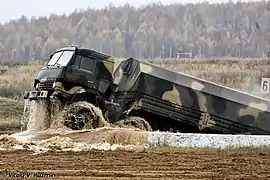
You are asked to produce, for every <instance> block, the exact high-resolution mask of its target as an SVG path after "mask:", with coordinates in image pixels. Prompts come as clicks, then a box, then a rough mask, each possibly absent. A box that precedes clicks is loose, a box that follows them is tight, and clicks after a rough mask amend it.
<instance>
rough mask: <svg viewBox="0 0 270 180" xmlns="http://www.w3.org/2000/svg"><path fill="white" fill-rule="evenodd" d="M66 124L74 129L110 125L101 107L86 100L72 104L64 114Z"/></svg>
mask: <svg viewBox="0 0 270 180" xmlns="http://www.w3.org/2000/svg"><path fill="white" fill-rule="evenodd" d="M64 125H65V126H67V127H69V128H71V129H73V130H81V129H95V128H99V127H104V126H108V123H107V122H106V121H105V119H104V118H103V116H102V112H101V110H100V109H99V108H97V107H95V106H94V105H93V104H91V103H88V102H86V101H79V102H75V103H73V104H71V105H70V106H69V108H68V109H67V111H66V113H65V115H64Z"/></svg>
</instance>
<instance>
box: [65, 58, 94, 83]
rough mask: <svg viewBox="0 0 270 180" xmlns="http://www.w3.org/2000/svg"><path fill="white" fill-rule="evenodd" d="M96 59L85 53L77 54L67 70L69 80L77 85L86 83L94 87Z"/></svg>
mask: <svg viewBox="0 0 270 180" xmlns="http://www.w3.org/2000/svg"><path fill="white" fill-rule="evenodd" d="M95 67H96V60H95V59H92V58H90V57H87V56H85V55H80V54H77V55H76V56H75V60H74V61H72V62H71V64H70V68H69V70H68V74H69V75H68V76H69V80H70V81H72V82H74V83H75V84H79V85H86V86H87V87H89V88H95V85H94V83H95V81H96V76H95V70H96V68H95Z"/></svg>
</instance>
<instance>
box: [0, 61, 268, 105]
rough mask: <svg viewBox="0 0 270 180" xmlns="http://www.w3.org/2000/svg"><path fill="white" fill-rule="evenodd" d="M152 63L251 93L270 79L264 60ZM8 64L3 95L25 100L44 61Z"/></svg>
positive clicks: (1, 80) (0, 85)
mask: <svg viewBox="0 0 270 180" xmlns="http://www.w3.org/2000/svg"><path fill="white" fill-rule="evenodd" d="M150 62H151V63H154V64H157V65H159V66H162V67H165V68H167V69H170V70H174V71H178V72H183V73H186V74H190V75H193V76H197V77H199V78H203V79H206V80H209V81H212V82H215V83H218V84H222V85H226V86H228V87H232V88H235V89H239V90H243V91H246V92H250V93H256V92H258V91H259V89H260V79H261V77H262V76H264V77H267V76H268V77H270V74H269V73H268V69H270V60H269V61H268V60H265V59H260V60H258V59H249V60H246V59H243V60H238V59H221V60H191V61H189V60H151V61H150ZM6 64H8V65H9V69H8V71H7V72H5V73H4V74H2V75H1V76H0V96H3V97H9V98H13V99H17V100H22V96H23V93H24V91H25V90H29V89H32V88H33V80H34V78H35V76H36V75H37V73H38V72H39V70H40V69H41V67H42V66H43V65H44V62H42V61H34V62H26V63H21V64H16V63H14V62H13V64H10V63H6ZM6 64H4V65H6ZM0 65H1V64H0Z"/></svg>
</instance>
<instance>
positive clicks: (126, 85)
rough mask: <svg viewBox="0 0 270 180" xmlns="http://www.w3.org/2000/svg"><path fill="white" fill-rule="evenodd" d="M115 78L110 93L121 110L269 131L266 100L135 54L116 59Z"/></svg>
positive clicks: (232, 130) (229, 129)
mask: <svg viewBox="0 0 270 180" xmlns="http://www.w3.org/2000/svg"><path fill="white" fill-rule="evenodd" d="M114 84H116V85H117V88H116V89H115V90H114V92H115V97H114V99H115V101H117V102H119V103H120V104H121V103H122V104H123V105H125V107H126V109H124V110H128V108H134V110H136V111H138V112H139V111H140V112H144V113H146V112H149V113H151V114H152V115H153V116H155V115H158V118H156V119H155V121H157V122H156V123H162V124H166V123H167V121H168V123H169V119H171V120H175V121H177V122H179V123H181V124H182V125H181V126H182V127H183V128H185V125H188V126H190V127H193V128H195V129H198V131H205V132H211V133H229V134H237V133H250V134H270V113H269V104H270V101H269V100H267V99H263V98H260V97H257V96H255V95H252V94H248V93H244V92H241V91H237V90H234V89H231V88H228V87H225V86H221V85H218V84H215V83H212V82H208V81H206V80H202V79H200V78H197V77H193V76H190V75H187V74H183V73H176V72H173V71H169V70H166V69H163V68H161V67H158V66H155V65H152V64H149V63H146V62H143V61H141V60H137V59H134V58H129V59H127V60H125V61H123V62H121V63H120V65H119V66H118V68H117V69H116V71H115V72H114ZM134 104H136V106H134V107H132V106H133V105H134ZM123 105H122V107H124V106H123ZM124 110H122V111H124ZM142 114H143V113H142ZM153 116H152V117H153ZM161 117H163V118H161ZM147 120H148V121H149V122H150V124H151V119H147ZM158 121H159V122H158ZM161 121H164V122H161ZM152 122H153V121H152ZM170 122H171V121H170ZM152 125H153V124H152Z"/></svg>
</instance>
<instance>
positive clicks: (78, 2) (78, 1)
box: [0, 0, 257, 23]
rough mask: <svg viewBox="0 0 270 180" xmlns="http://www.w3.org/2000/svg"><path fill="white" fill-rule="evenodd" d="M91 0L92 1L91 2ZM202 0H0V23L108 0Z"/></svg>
mask: <svg viewBox="0 0 270 180" xmlns="http://www.w3.org/2000/svg"><path fill="white" fill-rule="evenodd" d="M91 1H92V2H91ZM202 1H203V0H156V1H155V0H110V1H106V0H0V23H4V22H7V21H8V20H11V19H17V18H20V17H21V16H22V15H25V16H27V17H31V16H49V15H50V14H51V13H55V14H63V13H66V14H69V13H71V12H73V11H74V10H75V9H86V8H88V7H90V8H102V7H104V6H106V5H108V4H109V3H110V2H111V4H113V5H115V6H119V5H123V4H125V3H129V4H132V5H134V6H140V5H145V4H148V3H153V2H161V3H163V4H170V3H196V2H202ZM206 1H208V2H210V3H219V2H226V1H228V0H206ZM232 1H233V2H237V1H242V2H243V1H252V0H232ZM256 1H257V0H256Z"/></svg>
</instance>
